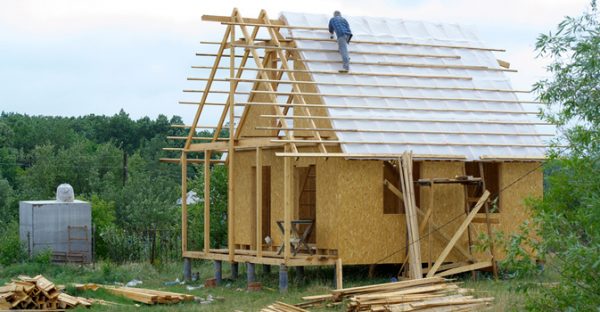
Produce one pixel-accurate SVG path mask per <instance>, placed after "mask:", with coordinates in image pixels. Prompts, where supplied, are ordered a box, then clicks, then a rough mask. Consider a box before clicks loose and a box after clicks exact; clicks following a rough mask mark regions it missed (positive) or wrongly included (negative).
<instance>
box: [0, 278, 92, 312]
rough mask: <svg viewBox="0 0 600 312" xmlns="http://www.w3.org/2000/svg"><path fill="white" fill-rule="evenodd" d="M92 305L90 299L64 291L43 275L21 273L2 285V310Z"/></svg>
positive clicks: (49, 308) (51, 308)
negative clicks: (30, 275)
mask: <svg viewBox="0 0 600 312" xmlns="http://www.w3.org/2000/svg"><path fill="white" fill-rule="evenodd" d="M91 305H92V302H91V301H90V300H89V299H86V298H82V297H74V296H71V295H69V294H67V293H64V292H62V290H60V289H59V288H58V287H57V286H56V285H54V283H52V282H51V281H49V280H48V279H46V278H44V277H43V276H42V275H38V276H36V277H29V276H24V275H21V276H19V277H18V278H17V279H14V280H12V281H11V282H10V283H7V284H6V285H4V286H1V287H0V310H11V309H15V310H17V309H18V310H59V309H60V310H64V309H70V308H75V307H79V306H83V307H89V306H91Z"/></svg>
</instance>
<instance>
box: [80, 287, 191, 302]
mask: <svg viewBox="0 0 600 312" xmlns="http://www.w3.org/2000/svg"><path fill="white" fill-rule="evenodd" d="M75 288H76V289H78V290H94V291H95V290H96V289H98V288H102V289H105V290H106V291H108V292H110V293H112V294H114V295H118V296H121V297H125V298H128V299H131V300H134V301H137V302H141V303H145V304H157V303H159V304H173V303H179V302H187V301H193V300H194V296H193V295H188V294H181V293H175V292H168V291H160V290H154V289H146V288H134V287H117V286H107V285H99V284H76V285H75Z"/></svg>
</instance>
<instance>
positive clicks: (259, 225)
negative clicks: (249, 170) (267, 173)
mask: <svg viewBox="0 0 600 312" xmlns="http://www.w3.org/2000/svg"><path fill="white" fill-rule="evenodd" d="M262 167H263V161H262V148H260V147H257V148H256V256H257V257H259V258H261V257H262V240H263V238H262V223H263V219H262V207H263V201H262V193H263V189H262V186H263V185H262V184H263V176H262Z"/></svg>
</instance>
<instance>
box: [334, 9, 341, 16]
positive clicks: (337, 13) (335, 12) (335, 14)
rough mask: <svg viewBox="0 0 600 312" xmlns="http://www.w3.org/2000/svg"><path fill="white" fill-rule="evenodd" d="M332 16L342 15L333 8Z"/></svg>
mask: <svg viewBox="0 0 600 312" xmlns="http://www.w3.org/2000/svg"><path fill="white" fill-rule="evenodd" d="M333 16H342V13H340V11H338V10H335V11H333Z"/></svg>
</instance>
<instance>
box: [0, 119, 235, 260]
mask: <svg viewBox="0 0 600 312" xmlns="http://www.w3.org/2000/svg"><path fill="white" fill-rule="evenodd" d="M172 124H183V121H182V119H181V117H179V116H173V117H171V118H168V117H167V116H164V115H159V116H158V117H157V118H156V119H151V118H148V117H144V118H141V119H137V120H133V119H132V118H131V117H130V116H129V115H128V114H127V113H125V112H124V111H123V110H121V111H120V112H119V113H118V114H115V115H113V116H98V115H86V116H81V117H59V116H29V115H25V114H16V113H7V112H3V113H2V114H0V229H3V231H2V230H0V232H4V231H8V232H9V233H0V234H6V235H9V234H10V235H12V236H11V237H13V238H15V239H16V238H17V237H16V234H15V229H16V228H17V226H18V202H19V201H21V200H44V199H52V198H54V196H55V191H56V187H57V186H58V185H59V184H61V183H69V184H71V185H72V186H73V188H74V190H75V194H76V198H78V199H82V200H87V201H90V202H91V203H92V213H93V223H94V226H95V228H96V235H95V239H96V254H97V256H98V257H107V258H109V259H111V260H116V261H119V260H136V259H131V258H132V257H133V258H135V257H136V253H135V252H132V250H129V249H127V248H137V247H136V246H135V244H136V239H138V238H136V237H135V236H136V235H135V233H146V234H147V233H148V231H149V230H158V231H159V233H166V232H168V233H169V235H170V236H171V237H175V238H177V237H179V236H178V233H179V229H180V228H181V226H180V220H181V219H180V218H181V214H180V206H178V205H177V204H176V202H177V199H178V198H180V197H181V186H180V183H181V173H180V170H178V169H177V165H174V164H166V163H161V162H160V161H159V159H160V158H161V157H171V158H178V157H179V154H178V153H177V152H172V151H163V150H162V148H163V147H166V146H179V147H181V146H182V145H183V140H177V141H173V140H167V136H187V134H188V132H187V131H188V130H187V129H183V128H174V127H171V125H172ZM212 135H213V133H212V132H209V131H203V132H198V133H197V134H196V136H205V137H212ZM224 135H226V133H225V134H224ZM197 156H198V157H203V155H197ZM214 157H219V155H215V156H214ZM202 170H203V167H202V166H190V168H189V174H188V179H190V183H189V184H190V185H191V186H192V187H191V189H193V190H196V191H197V192H198V193H199V194H200V193H201V191H202V190H203V186H202V183H203V179H202V176H203V172H202ZM213 170H214V171H215V173H214V179H215V182H214V186H213V187H214V188H215V190H214V193H215V195H214V196H219V192H220V190H223V189H225V190H226V174H224V173H223V172H225V170H226V168H224V166H219V167H215V168H214V169H213ZM223 179H224V181H223ZM217 180H218V181H217ZM224 183H225V185H224ZM223 199H224V200H225V204H224V205H223V204H217V205H216V206H215V208H214V209H215V211H214V213H215V214H219V213H222V211H220V210H219V209H220V208H222V207H226V197H225V198H221V199H220V200H223ZM197 206H198V207H194V206H192V207H190V210H191V212H192V214H195V215H197V218H191V221H190V222H194V224H199V222H201V219H199V218H201V215H202V214H201V213H198V212H197V210H201V209H202V203H199V204H198V205H197ZM218 217H222V216H220V215H219V216H217V215H215V220H218ZM214 226H215V229H216V230H218V229H219V228H220V227H219V224H215V225H214ZM196 227H198V226H196V225H194V226H191V227H190V228H191V229H195V228H196ZM193 231H194V232H193V233H191V235H190V236H191V238H190V240H191V244H192V245H194V244H195V243H196V242H197V243H200V242H202V241H203V239H202V237H196V236H194V235H196V234H197V235H201V233H200V232H201V230H198V231H197V233H196V230H193ZM163 235H164V234H163ZM222 235H225V234H224V233H223V234H222ZM141 236H143V235H142V234H140V238H139V239H145V238H144V237H141ZM7 237H8V236H7ZM171 240H172V239H171ZM214 240H215V243H219V242H222V241H223V237H221V236H220V234H219V233H216V234H215V237H214ZM137 243H141V241H140V242H137ZM109 245H110V246H121V247H122V248H121V249H122V250H117V249H118V248H108V246H109ZM126 247H127V248H126ZM139 248H140V249H144V248H143V246H139ZM176 248H177V249H180V245H179V246H176ZM8 249H11V248H0V254H1V253H3V252H8ZM12 249H14V248H12ZM22 256H23V255H22V254H20V255H19V254H16V252H15V254H14V255H7V256H6V258H7V259H10V258H11V257H12V258H17V259H20V258H22ZM140 257H141V256H140ZM173 257H177V254H174V255H173ZM0 259H2V255H0ZM5 262H8V260H7V261H5Z"/></svg>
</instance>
